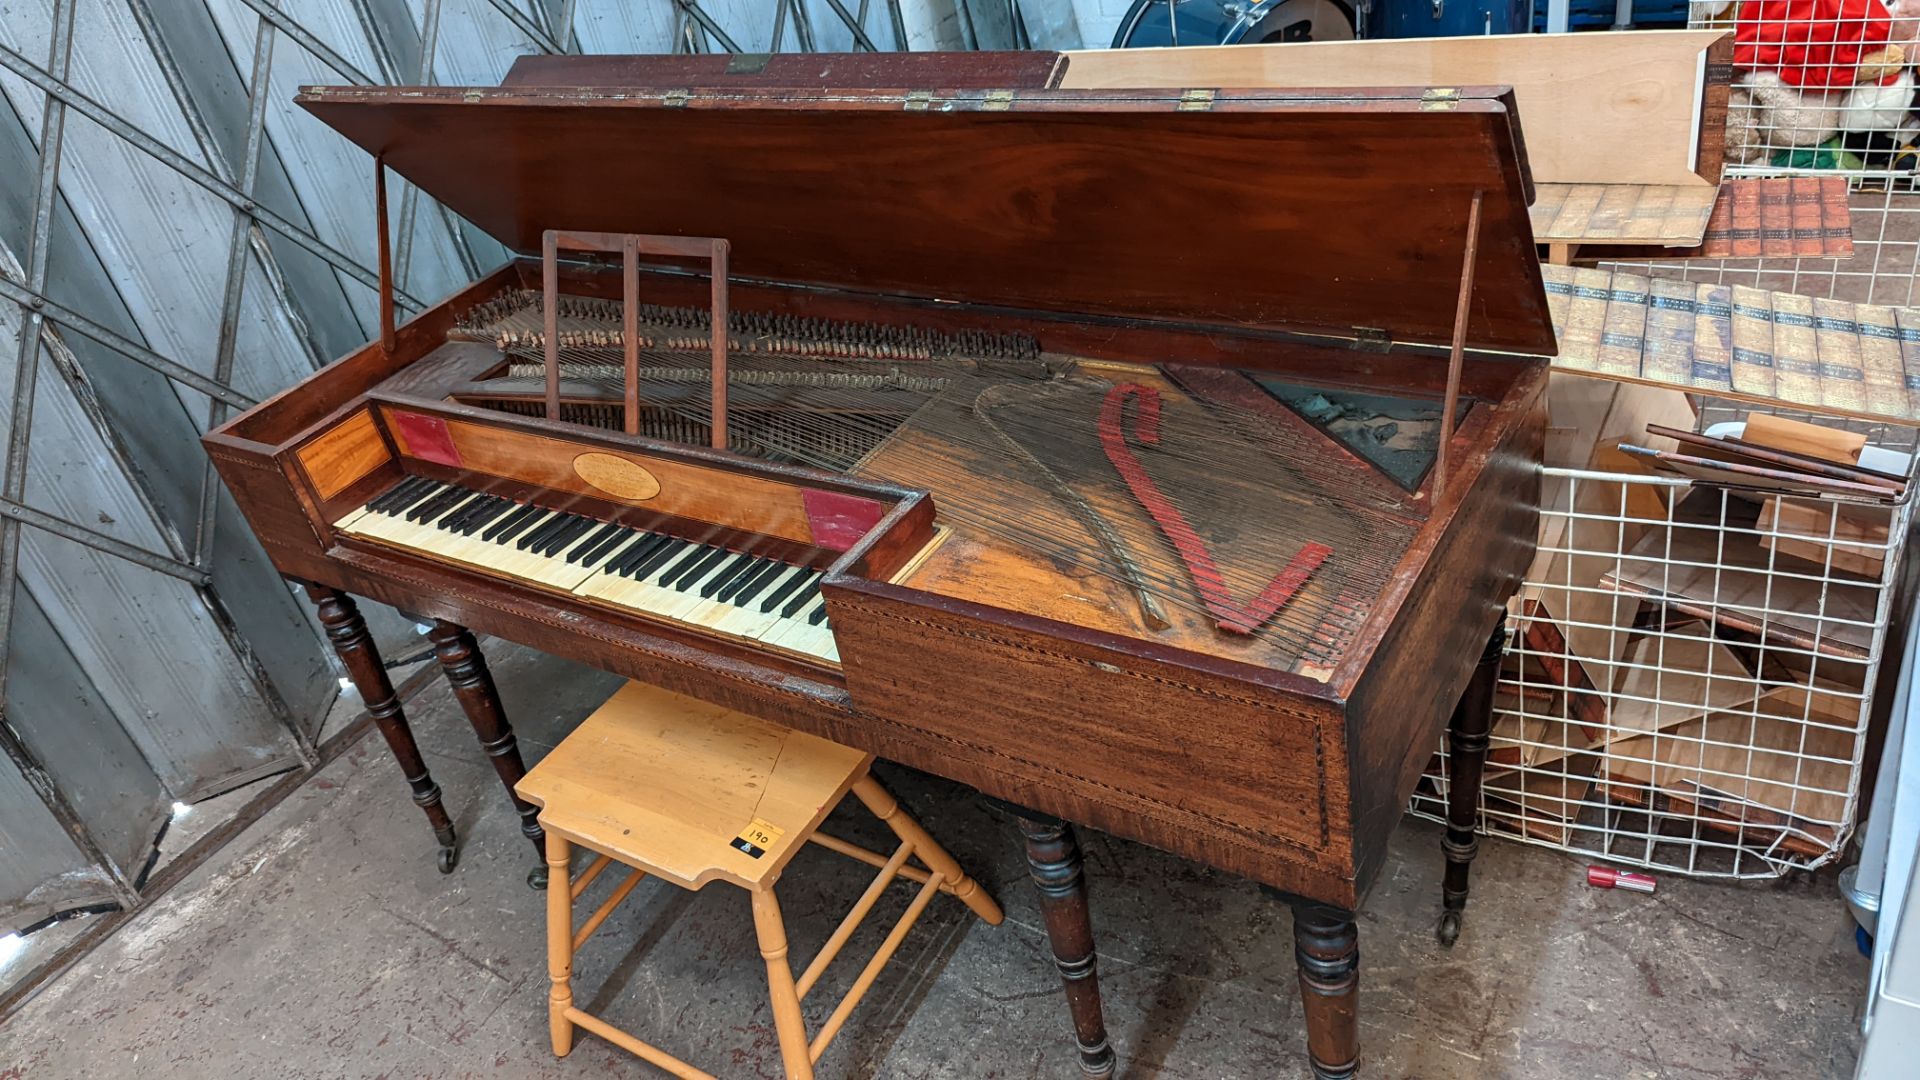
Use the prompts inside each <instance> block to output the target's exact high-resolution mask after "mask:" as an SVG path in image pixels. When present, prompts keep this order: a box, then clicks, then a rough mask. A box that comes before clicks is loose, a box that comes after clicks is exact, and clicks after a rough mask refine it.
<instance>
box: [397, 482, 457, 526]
mask: <svg viewBox="0 0 1920 1080" xmlns="http://www.w3.org/2000/svg"><path fill="white" fill-rule="evenodd" d="M459 494H460V489H459V488H457V487H454V486H453V485H451V484H441V485H440V486H439V487H437V488H434V489H433V491H432V492H430V493H429V494H428V495H427V496H426V497H425V498H422V499H416V500H414V502H413V504H412V505H411V506H408V507H407V513H406V518H407V520H408V521H431V520H432V519H433V517H434V516H435V515H436V514H438V513H439V512H440V511H442V510H445V509H446V508H447V506H446V504H447V503H448V502H450V501H452V500H453V499H454V498H455V497H457V496H458V495H459Z"/></svg>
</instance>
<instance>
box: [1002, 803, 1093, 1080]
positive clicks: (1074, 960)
mask: <svg viewBox="0 0 1920 1080" xmlns="http://www.w3.org/2000/svg"><path fill="white" fill-rule="evenodd" d="M1015 820H1017V821H1018V822H1019V823H1020V832H1021V835H1022V836H1024V837H1025V838H1026V843H1027V868H1028V870H1029V871H1031V872H1032V874H1033V883H1034V885H1035V886H1037V887H1038V888H1039V890H1040V913H1041V915H1042V916H1043V917H1044V918H1045V919H1046V923H1047V940H1048V941H1049V943H1051V944H1052V946H1053V962H1054V965H1055V966H1056V967H1058V968H1059V969H1060V981H1061V983H1062V984H1063V985H1064V986H1065V987H1066V992H1067V1010H1068V1011H1069V1012H1070V1013H1072V1014H1073V1034H1074V1039H1075V1041H1077V1042H1078V1043H1079V1046H1080V1072H1081V1075H1083V1076H1086V1077H1090V1078H1098V1077H1107V1076H1112V1075H1113V1066H1114V1060H1113V1047H1111V1046H1109V1045H1107V1021H1106V1017H1104V1016H1103V1015H1102V1014H1101V1008H1100V976H1099V972H1098V970H1097V969H1096V958H1095V954H1094V949H1093V918H1092V915H1091V913H1090V912H1089V911H1088V908H1087V886H1086V881H1085V879H1084V878H1083V877H1082V876H1081V872H1080V843H1079V841H1078V840H1076V839H1075V838H1074V835H1073V826H1072V825H1069V824H1068V823H1066V822H1065V821H1061V820H1059V819H1058V818H1049V817H1042V816H1038V815H1035V814H1034V812H1033V811H1031V810H1023V811H1020V812H1019V813H1018V814H1017V815H1016V817H1015Z"/></svg>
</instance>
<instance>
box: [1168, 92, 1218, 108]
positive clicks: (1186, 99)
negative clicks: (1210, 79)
mask: <svg viewBox="0 0 1920 1080" xmlns="http://www.w3.org/2000/svg"><path fill="white" fill-rule="evenodd" d="M1213 97H1214V91H1212V90H1182V91H1181V92H1180V104H1179V105H1177V106H1175V109H1176V110H1177V111H1179V112H1209V111H1211V110H1212V109H1213Z"/></svg>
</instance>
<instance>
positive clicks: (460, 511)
mask: <svg viewBox="0 0 1920 1080" xmlns="http://www.w3.org/2000/svg"><path fill="white" fill-rule="evenodd" d="M486 501H487V497H486V496H485V495H481V494H479V493H478V492H476V493H474V495H473V497H472V498H470V499H466V500H463V501H461V502H457V503H455V504H453V508H452V509H451V510H448V511H447V512H446V515H445V516H444V517H442V518H441V519H440V520H439V521H436V522H434V523H433V527H434V528H436V529H445V530H447V531H448V532H452V531H454V530H456V529H458V528H459V527H460V526H461V525H462V524H463V523H464V522H465V521H466V520H467V515H468V514H471V513H473V512H474V510H475V509H476V508H478V507H479V506H480V505H481V504H482V503H484V502H486Z"/></svg>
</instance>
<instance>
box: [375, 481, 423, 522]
mask: <svg viewBox="0 0 1920 1080" xmlns="http://www.w3.org/2000/svg"><path fill="white" fill-rule="evenodd" d="M432 484H433V481H431V480H429V479H427V478H426V477H424V476H409V477H407V478H406V479H405V480H402V481H400V482H399V483H398V484H395V485H394V486H393V489H392V490H390V491H388V492H387V493H386V494H385V495H382V496H380V497H379V498H377V499H375V500H373V501H372V502H370V503H368V504H367V509H369V510H372V511H374V512H375V513H380V514H391V513H393V512H394V511H395V510H399V509H401V508H403V507H405V506H406V505H407V504H408V503H410V502H412V501H413V500H415V499H417V498H419V497H420V494H421V493H422V492H424V491H426V490H427V488H428V487H430V486H432Z"/></svg>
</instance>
